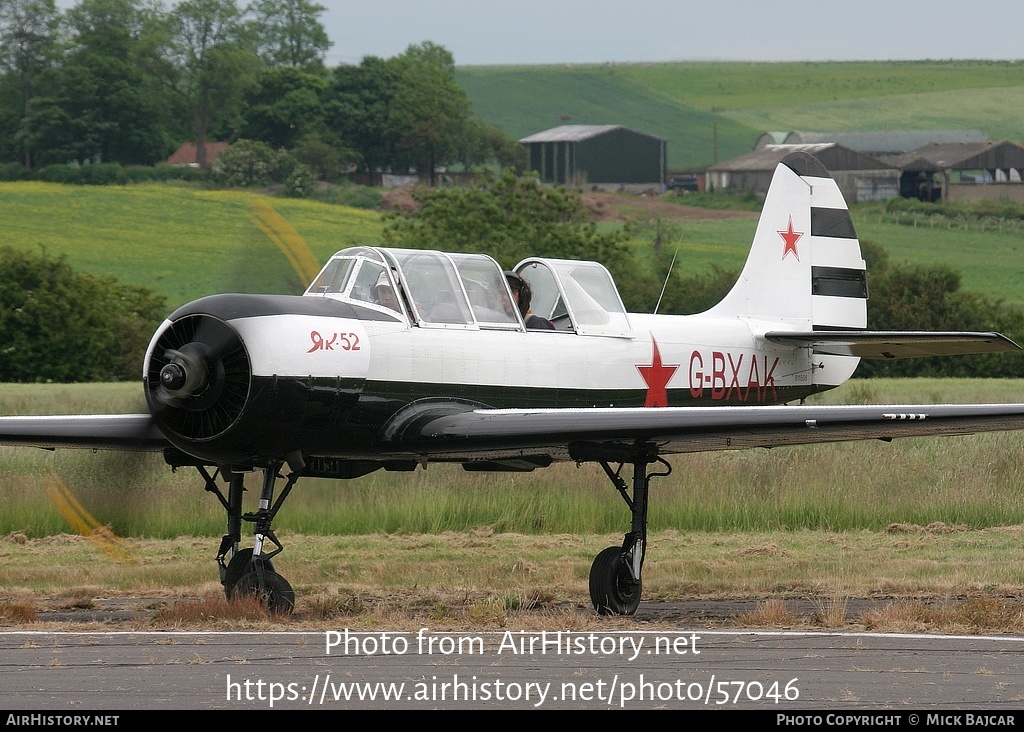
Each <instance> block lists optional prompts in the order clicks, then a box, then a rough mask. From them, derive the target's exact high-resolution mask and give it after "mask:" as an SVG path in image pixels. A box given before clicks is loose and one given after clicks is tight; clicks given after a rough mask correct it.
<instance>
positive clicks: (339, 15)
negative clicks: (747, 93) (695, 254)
mask: <svg viewBox="0 0 1024 732" xmlns="http://www.w3.org/2000/svg"><path fill="white" fill-rule="evenodd" d="M319 2H320V4H321V5H324V6H325V7H327V9H328V10H327V12H326V13H325V14H324V15H323V16H322V17H321V21H322V22H323V23H324V26H325V27H326V28H327V32H328V35H329V36H330V38H331V40H332V41H333V42H334V46H333V47H332V48H331V50H330V51H329V52H328V58H327V63H328V66H336V65H337V64H339V63H359V61H360V60H361V59H362V57H363V56H366V55H374V56H381V57H385V58H387V57H389V56H394V55H396V54H399V53H401V52H402V51H404V50H405V49H406V47H407V46H409V44H411V43H419V42H421V41H425V40H430V41H433V42H434V43H437V44H440V45H442V46H444V47H445V48H447V49H448V50H449V51H451V52H452V54H453V55H454V56H455V63H456V64H458V65H460V66H466V65H480V64H544V63H601V62H604V61H622V62H626V61H634V62H635V61H679V60H699V61H707V60H743V61H845V60H889V59H893V60H895V59H905V60H918V59H968V58H971V59H1020V58H1024V33H1022V32H1021V29H1022V28H1024V2H1021V0H974V1H973V2H971V1H969V0H968V1H966V2H965V0H929V1H928V2H905V0H852V1H848V2H843V3H838V2H828V0H758V1H757V2H754V1H753V0H729V1H728V2H714V0H633V1H630V0H614V1H613V0H502V1H495V0H319Z"/></svg>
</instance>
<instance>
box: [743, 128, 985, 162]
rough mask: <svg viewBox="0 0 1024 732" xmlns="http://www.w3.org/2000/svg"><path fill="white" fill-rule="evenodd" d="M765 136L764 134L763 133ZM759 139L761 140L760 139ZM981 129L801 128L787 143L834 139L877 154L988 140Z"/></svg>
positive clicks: (807, 142)
mask: <svg viewBox="0 0 1024 732" xmlns="http://www.w3.org/2000/svg"><path fill="white" fill-rule="evenodd" d="M761 138H762V139H763V138H764V135H762V136H761ZM759 141H760V140H759ZM987 141H988V137H987V136H986V135H985V133H984V132H982V131H981V130H877V131H873V132H801V131H799V130H794V131H793V132H790V133H789V134H788V135H786V139H785V140H783V142H784V143H785V144H787V145H807V144H811V143H818V142H834V143H836V144H837V145H842V146H843V147H847V148H849V149H851V150H855V151H857V152H862V153H867V154H868V155H875V156H888V155H903V154H905V153H908V152H910V151H911V150H916V149H917V148H919V147H921V146H922V145H928V144H931V143H933V142H946V143H948V142H957V143H959V142H987Z"/></svg>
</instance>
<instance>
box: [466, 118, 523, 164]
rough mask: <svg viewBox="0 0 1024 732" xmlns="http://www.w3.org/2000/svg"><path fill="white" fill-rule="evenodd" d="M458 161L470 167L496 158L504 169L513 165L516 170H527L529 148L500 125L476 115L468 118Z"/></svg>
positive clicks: (495, 160)
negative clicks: (514, 138) (506, 132)
mask: <svg viewBox="0 0 1024 732" xmlns="http://www.w3.org/2000/svg"><path fill="white" fill-rule="evenodd" d="M458 161H459V162H460V163H462V165H463V166H464V167H465V168H466V169H467V170H469V169H471V168H475V167H478V166H480V165H484V164H486V163H489V162H491V161H494V162H497V163H498V165H499V166H500V167H501V168H502V169H504V168H512V170H513V171H514V172H516V173H520V172H522V171H523V170H525V168H526V166H527V164H528V160H527V154H526V148H524V147H523V146H522V145H520V144H519V142H518V141H516V140H513V139H512V138H511V137H509V136H508V135H506V134H505V133H504V132H503V131H502V130H501V128H500V127H498V126H497V125H495V124H491V123H490V122H484V121H483V120H481V119H478V118H476V117H472V118H470V119H468V120H467V121H466V125H465V128H464V133H463V136H462V140H461V141H460V144H459V151H458Z"/></svg>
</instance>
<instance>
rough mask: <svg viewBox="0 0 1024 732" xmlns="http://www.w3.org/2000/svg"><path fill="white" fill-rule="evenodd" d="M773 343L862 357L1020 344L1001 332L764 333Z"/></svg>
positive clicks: (951, 353)
mask: <svg viewBox="0 0 1024 732" xmlns="http://www.w3.org/2000/svg"><path fill="white" fill-rule="evenodd" d="M764 339H765V340H766V341H769V342H770V343H777V344H778V345H781V346H792V347H794V348H813V349H814V352H815V353H825V354H831V355H834V356H860V357H861V358H881V359H887V358H919V357H921V356H962V355H966V354H975V353H1005V352H1009V351H1019V350H1021V349H1020V346H1018V345H1017V344H1016V343H1014V342H1013V341H1011V340H1010V339H1009V338H1007V337H1006V336H1004V335H1002V334H1000V333H959V332H945V333H944V332H924V331H902V330H880V331H862V330H832V331H811V332H807V333H791V332H785V331H773V332H770V333H765V334H764Z"/></svg>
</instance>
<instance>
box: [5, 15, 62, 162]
mask: <svg viewBox="0 0 1024 732" xmlns="http://www.w3.org/2000/svg"><path fill="white" fill-rule="evenodd" d="M60 20H61V18H60V13H59V12H58V11H57V8H56V6H55V5H54V2H53V0H0V69H3V70H4V71H6V72H7V73H8V74H9V75H10V76H11V79H12V80H13V81H14V88H16V93H17V95H18V97H19V98H20V106H21V109H20V113H19V114H18V116H17V118H20V123H19V126H18V128H17V141H18V142H19V143H20V144H21V145H20V146H21V149H22V154H23V159H24V163H25V167H26V168H31V167H32V166H33V164H34V160H33V150H34V148H33V147H32V143H33V141H34V135H33V129H32V126H31V117H30V115H29V111H30V105H31V103H32V100H33V99H34V98H35V97H36V96H37V94H38V91H39V88H38V87H39V81H40V77H41V76H42V74H43V72H44V71H45V70H46V69H47V68H48V67H49V66H50V65H51V64H52V63H53V62H54V61H55V60H56V58H57V56H58V53H59V51H60V41H59V29H60Z"/></svg>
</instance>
